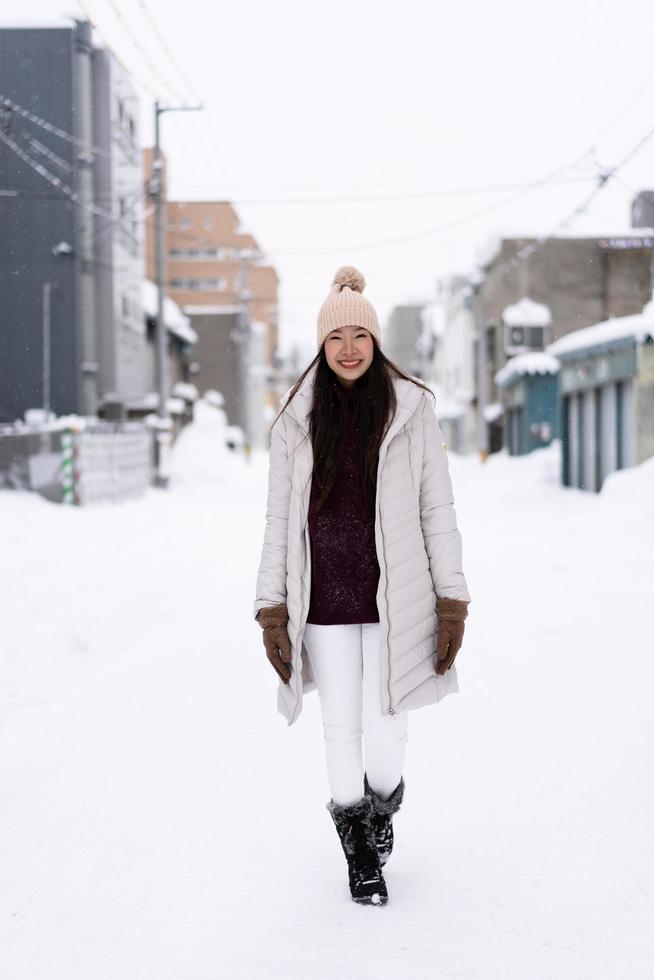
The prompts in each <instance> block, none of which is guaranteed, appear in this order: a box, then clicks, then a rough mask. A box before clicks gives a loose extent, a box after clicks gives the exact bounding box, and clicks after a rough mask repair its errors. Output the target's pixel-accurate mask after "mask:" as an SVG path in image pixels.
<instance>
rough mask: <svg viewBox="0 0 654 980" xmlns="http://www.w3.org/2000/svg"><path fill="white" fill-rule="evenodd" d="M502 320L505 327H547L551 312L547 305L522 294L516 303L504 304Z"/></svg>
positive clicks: (550, 319) (550, 320)
mask: <svg viewBox="0 0 654 980" xmlns="http://www.w3.org/2000/svg"><path fill="white" fill-rule="evenodd" d="M502 322H503V323H505V324H506V326H507V327H549V325H550V323H551V322H552V314H551V312H550V308H549V306H545V304H544V303H536V302H535V300H533V299H529V297H528V296H524V297H523V298H522V299H521V300H520V301H519V302H518V303H512V304H511V305H510V306H505V308H504V309H503V310H502Z"/></svg>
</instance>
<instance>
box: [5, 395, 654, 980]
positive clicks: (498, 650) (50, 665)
mask: <svg viewBox="0 0 654 980" xmlns="http://www.w3.org/2000/svg"><path fill="white" fill-rule="evenodd" d="M201 411H203V412H204V415H203V416H202V418H201V419H200V420H199V422H198V424H196V425H195V426H193V427H192V429H190V430H187V432H185V433H184V436H183V438H182V441H181V442H180V443H179V444H178V447H177V451H176V458H175V479H174V483H173V486H172V487H171V489H170V490H169V491H161V490H155V489H152V490H150V491H149V492H148V493H147V494H146V495H145V496H144V497H143V498H141V499H138V500H135V501H132V502H129V503H125V504H122V505H104V504H98V505H95V506H92V507H88V508H87V509H72V508H71V509H67V508H65V507H62V506H55V505H52V504H49V503H47V502H46V501H44V500H42V499H41V498H39V497H37V496H32V495H29V494H23V493H12V492H8V491H2V492H0V534H1V540H2V562H1V569H0V594H1V595H2V632H1V634H0V640H1V651H0V725H1V727H0V786H1V787H2V790H1V802H0V868H1V871H0V976H1V977H2V980H145V978H152V980H218V978H220V980H222V978H225V980H236V978H243V980H263V978H272V977H283V978H291V980H296V978H297V980H300V978H301V980H306V978H307V977H313V978H318V977H319V978H334V980H350V978H351V980H363V978H373V977H374V978H375V980H385V978H391V977H392V978H395V977H406V978H408V980H414V978H415V980H422V978H425V980H427V978H429V980H433V978H434V977H439V978H443V980H462V978H466V980H467V978H469V980H495V978H513V980H546V978H547V980H550V978H551V980H568V978H569V980H586V978H588V980H604V978H619V980H641V978H642V980H646V978H647V980H651V978H652V977H653V976H654V944H653V941H652V934H653V930H652V923H653V922H654V900H653V897H652V887H653V884H654V880H653V878H654V876H653V872H654V857H653V853H654V852H653V847H652V844H653V843H654V841H653V840H652V828H653V827H654V788H653V783H652V745H653V744H654V711H653V710H652V697H653V695H652V689H653V682H654V644H653V642H652V622H653V599H654V592H653V589H652V584H653V582H654V493H653V489H654V461H650V462H648V463H646V464H643V465H641V466H640V467H638V468H636V469H634V470H631V471H627V472H623V473H619V474H615V475H614V476H613V477H611V478H610V479H609V481H608V483H607V484H606V485H605V488H604V490H603V491H602V493H601V494H600V495H597V496H593V495H591V494H586V493H583V492H581V491H577V490H563V489H562V488H560V486H559V485H558V447H557V446H556V445H554V446H552V447H550V448H548V449H545V450H541V451H540V452H537V453H534V454H532V456H530V457H528V458H524V459H509V458H508V457H507V456H506V455H504V454H499V455H496V456H493V457H491V458H490V459H489V460H488V462H487V463H486V464H482V463H481V462H480V461H479V460H478V458H477V457H471V458H459V457H455V456H452V457H451V467H452V473H453V478H454V485H455V495H456V503H457V514H458V518H459V525H460V527H461V531H462V534H463V542H464V562H465V570H466V575H467V579H468V584H469V586H470V592H471V595H472V600H473V601H472V604H471V607H470V617H469V620H468V624H467V629H466V636H465V641H464V646H463V649H462V651H461V653H460V655H459V658H458V659H457V668H458V672H459V681H460V687H461V691H460V693H459V694H458V695H455V696H453V697H449V698H446V699H445V700H444V701H442V702H441V703H440V704H438V705H433V706H430V707H428V708H423V709H421V710H420V711H415V712H412V713H411V715H410V722H409V744H408V747H407V761H406V769H405V779H406V787H407V788H406V796H405V802H404V805H403V808H402V810H401V811H400V813H399V814H398V816H397V818H396V823H395V825H396V838H397V844H396V851H395V853H394V854H393V857H392V858H391V861H390V862H389V865H388V867H387V875H386V877H387V881H388V886H389V891H390V901H389V904H388V905H387V906H386V907H385V908H381V909H380V908H375V907H358V906H355V905H354V903H352V902H351V900H350V897H349V893H348V889H347V878H346V873H345V863H344V859H343V856H342V852H341V851H340V846H339V843H338V839H337V837H336V833H335V831H334V828H333V825H332V823H331V820H330V817H329V814H328V813H327V811H326V809H325V802H326V801H327V799H328V792H327V779H326V773H325V768H324V755H323V745H322V729H321V724H320V713H319V705H318V700H317V695H316V694H315V693H313V694H311V695H309V696H308V697H307V699H306V701H305V708H304V713H303V715H302V717H301V718H300V720H299V721H298V723H297V724H296V725H294V726H291V727H290V728H289V727H288V726H287V724H286V722H285V721H284V719H283V718H282V716H281V715H279V714H278V713H277V708H276V689H277V678H276V675H275V674H274V672H273V670H272V668H271V667H270V666H269V665H268V663H267V661H266V659H265V655H264V651H263V647H262V645H261V635H260V631H259V629H258V627H257V626H256V624H255V623H254V621H253V619H252V600H253V592H254V580H255V575H256V568H257V564H258V560H259V549H260V544H261V537H262V534H263V518H264V506H265V481H266V471H267V458H266V456H265V455H264V454H263V453H259V454H257V453H255V454H254V456H253V458H252V460H251V462H250V463H248V462H246V461H245V460H244V459H243V458H242V457H241V456H235V455H232V454H229V453H228V452H224V451H222V450H221V449H220V445H219V432H218V429H219V426H218V425H217V424H216V416H215V415H214V416H213V417H212V415H211V412H210V411H209V410H207V409H201Z"/></svg>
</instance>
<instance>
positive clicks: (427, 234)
mask: <svg viewBox="0 0 654 980" xmlns="http://www.w3.org/2000/svg"><path fill="white" fill-rule="evenodd" d="M587 155H588V154H587V152H585V153H584V154H583V155H582V156H581V157H580V158H578V159H577V160H575V161H573V163H572V164H566V165H564V166H562V167H558V168H557V169H556V170H553V171H551V172H550V173H549V174H546V175H545V176H544V177H542V178H540V179H538V180H534V181H531V182H530V183H529V184H526V185H524V186H523V187H522V188H520V190H518V191H517V192H516V193H515V194H510V195H509V196H508V197H505V198H503V199H502V200H501V201H496V202H495V203H494V204H489V205H487V206H486V207H484V208H479V209H478V210H476V211H472V212H469V213H468V214H466V215H464V216H463V217H462V218H454V219H453V220H452V221H448V222H446V223H445V224H442V225H438V226H436V227H435V228H426V229H424V230H422V231H418V232H413V233H411V234H408V235H398V236H396V237H393V238H386V239H382V240H380V241H376V242H364V243H361V244H358V245H357V244H355V245H352V244H350V245H344V246H341V247H340V248H334V247H329V248H324V249H302V250H286V249H282V250H277V249H271V251H272V252H273V253H274V254H275V255H334V254H339V255H341V254H342V253H343V252H344V251H350V252H354V251H369V250H372V249H377V248H385V247H386V246H388V245H400V244H404V243H406V242H413V241H417V240H419V239H421V238H431V237H432V236H435V235H441V234H442V233H443V232H445V231H450V230H451V229H452V228H459V227H460V226H461V225H464V224H467V223H468V222H470V221H474V220H476V219H477V218H482V217H484V216H485V215H486V214H489V213H491V212H492V211H497V210H499V209H501V208H504V207H507V206H508V205H509V204H513V203H514V201H517V200H519V198H521V197H522V196H523V195H524V194H528V193H529V192H530V191H532V190H535V189H536V188H538V187H543V186H545V185H547V184H548V183H551V182H552V180H554V179H555V178H556V177H557V176H558V175H559V174H561V173H564V172H565V171H566V170H569V169H570V167H571V166H575V165H576V164H577V163H578V162H579V160H580V159H584V158H585V157H586V156H587Z"/></svg>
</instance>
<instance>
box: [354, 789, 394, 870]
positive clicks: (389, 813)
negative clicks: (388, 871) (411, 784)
mask: <svg viewBox="0 0 654 980" xmlns="http://www.w3.org/2000/svg"><path fill="white" fill-rule="evenodd" d="M363 788H364V792H365V794H366V796H369V797H370V799H371V801H372V827H373V830H374V832H375V841H376V844H377V853H378V855H379V866H380V867H383V866H384V865H385V864H386V862H387V861H388V859H389V857H390V856H391V851H392V850H393V814H394V813H397V811H398V810H399V809H400V803H401V802H402V799H403V797H404V777H401V778H400V781H399V783H398V784H397V786H396V787H395V789H394V790H393V792H392V793H391V795H390V796H389V798H388V799H387V800H384V799H382V797H381V796H378V795H377V793H375V791H374V789H371V788H370V783H369V782H368V776H367V775H366V774H364V777H363Z"/></svg>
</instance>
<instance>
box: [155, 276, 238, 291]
mask: <svg viewBox="0 0 654 980" xmlns="http://www.w3.org/2000/svg"><path fill="white" fill-rule="evenodd" d="M168 285H169V287H170V288H171V289H185V290H188V291H190V292H193V291H196V292H200V291H205V292H222V291H223V290H224V289H225V288H226V285H227V280H226V279H208V278H207V279H170V280H169V282H168Z"/></svg>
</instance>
